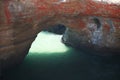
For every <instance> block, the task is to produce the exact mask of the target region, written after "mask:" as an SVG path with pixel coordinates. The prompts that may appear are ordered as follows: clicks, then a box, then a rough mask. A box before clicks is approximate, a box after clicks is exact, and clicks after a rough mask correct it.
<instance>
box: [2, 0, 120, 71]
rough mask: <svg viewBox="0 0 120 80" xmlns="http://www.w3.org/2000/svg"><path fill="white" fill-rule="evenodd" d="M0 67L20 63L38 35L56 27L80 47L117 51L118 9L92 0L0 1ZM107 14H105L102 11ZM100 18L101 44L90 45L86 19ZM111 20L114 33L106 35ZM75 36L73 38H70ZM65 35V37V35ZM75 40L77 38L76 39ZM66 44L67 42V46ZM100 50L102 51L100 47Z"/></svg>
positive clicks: (119, 21)
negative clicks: (65, 28) (67, 29)
mask: <svg viewBox="0 0 120 80" xmlns="http://www.w3.org/2000/svg"><path fill="white" fill-rule="evenodd" d="M0 9H1V11H0V66H1V68H2V69H3V68H6V67H10V66H12V65H16V64H18V63H20V62H21V61H22V60H23V59H24V57H25V56H26V54H27V53H28V50H29V48H30V46H31V43H32V42H33V41H34V39H35V37H36V35H37V33H38V32H40V31H41V30H43V29H44V28H46V27H50V26H53V25H56V24H63V25H65V26H68V28H69V30H71V31H69V32H68V33H70V34H69V35H70V37H69V38H68V39H67V40H68V41H69V40H70V39H75V40H76V41H77V42H80V45H81V44H82V45H85V46H86V47H90V48H91V47H92V48H95V49H99V50H101V49H106V48H107V49H108V48H109V50H110V51H113V52H114V51H115V52H120V51H119V50H120V33H119V31H120V28H119V27H120V19H119V18H120V6H119V5H118V4H117V3H116V4H109V3H102V2H95V1H92V0H66V1H64V2H59V0H4V1H3V0H1V1H0ZM106 11H107V12H106ZM91 16H92V17H96V16H97V17H104V18H103V19H102V26H104V27H103V28H104V29H103V30H102V32H103V35H102V41H100V43H99V42H98V43H96V44H92V43H91V36H93V35H92V34H91V31H90V30H89V29H88V28H87V24H88V21H89V18H90V17H91ZM108 18H109V19H112V21H113V22H114V25H115V28H116V29H115V31H114V32H113V33H112V34H109V28H110V27H109V23H107V21H106V20H107V19H108ZM73 34H75V36H72V35H73ZM67 35H68V34H67ZM78 37H79V38H78ZM71 41H72V43H73V44H76V43H75V42H74V40H71ZM71 41H70V43H71ZM101 47H102V48H101Z"/></svg>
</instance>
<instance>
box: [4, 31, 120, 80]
mask: <svg viewBox="0 0 120 80" xmlns="http://www.w3.org/2000/svg"><path fill="white" fill-rule="evenodd" d="M60 39H61V35H54V34H51V33H47V32H41V33H40V34H39V35H38V37H37V38H36V40H35V42H34V43H33V45H32V46H31V49H30V51H29V54H28V55H27V57H26V58H25V60H24V62H23V63H22V64H21V65H20V66H19V67H16V68H14V69H11V70H9V71H7V72H6V73H4V76H3V79H4V80H120V56H119V55H114V56H113V55H104V56H103V55H96V54H97V53H96V54H93V53H92V52H88V51H87V49H86V51H82V50H75V49H73V48H70V47H66V46H65V45H64V44H62V43H61V40H60Z"/></svg>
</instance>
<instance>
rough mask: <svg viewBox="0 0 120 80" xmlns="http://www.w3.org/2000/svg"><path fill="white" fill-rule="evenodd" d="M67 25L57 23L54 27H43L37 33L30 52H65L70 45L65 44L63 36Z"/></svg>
mask: <svg viewBox="0 0 120 80" xmlns="http://www.w3.org/2000/svg"><path fill="white" fill-rule="evenodd" d="M66 28H67V27H66V26H64V25H62V24H57V25H54V26H52V27H48V28H45V29H43V30H42V31H41V32H39V33H38V34H37V37H36V39H35V40H34V41H33V43H32V45H31V48H30V49H29V53H31V54H32V53H39V54H40V53H41V54H44V53H64V52H66V51H67V50H68V47H67V46H65V44H63V41H62V37H63V35H64V33H65V30H66Z"/></svg>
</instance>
